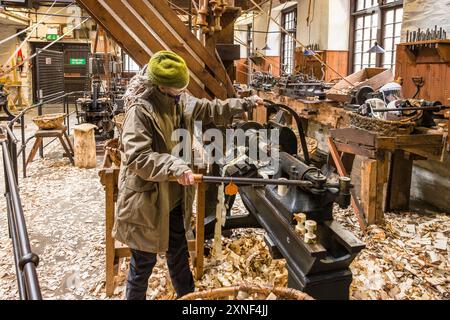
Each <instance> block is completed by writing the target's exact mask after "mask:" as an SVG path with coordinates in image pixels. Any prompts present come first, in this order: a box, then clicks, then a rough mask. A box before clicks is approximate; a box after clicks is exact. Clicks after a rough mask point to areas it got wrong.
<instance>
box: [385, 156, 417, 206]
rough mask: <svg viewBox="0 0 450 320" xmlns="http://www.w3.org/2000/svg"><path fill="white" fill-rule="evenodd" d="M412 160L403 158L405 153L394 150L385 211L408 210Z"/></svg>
mask: <svg viewBox="0 0 450 320" xmlns="http://www.w3.org/2000/svg"><path fill="white" fill-rule="evenodd" d="M412 170H413V160H411V159H410V158H408V159H406V158H405V152H404V151H402V150H395V152H394V154H393V155H392V161H391V173H390V179H389V187H388V199H387V208H386V209H387V210H388V211H389V210H394V211H401V210H408V209H409V200H410V196H411V178H412Z"/></svg>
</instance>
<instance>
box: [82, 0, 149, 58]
mask: <svg viewBox="0 0 450 320" xmlns="http://www.w3.org/2000/svg"><path fill="white" fill-rule="evenodd" d="M77 3H78V4H80V6H81V7H83V8H84V9H85V10H86V11H87V12H89V15H90V16H92V17H93V18H94V19H95V20H96V21H97V23H99V24H100V25H101V26H102V27H103V29H105V30H106V31H107V32H108V33H109V35H110V36H111V37H112V38H113V39H114V41H116V42H117V43H118V44H119V45H120V47H122V48H123V49H124V50H125V51H126V52H127V53H128V55H130V57H132V58H133V60H135V61H136V62H137V63H138V64H139V65H140V66H141V67H142V66H144V65H145V64H146V63H147V62H148V60H149V55H148V53H146V52H145V51H144V49H143V48H142V47H140V46H139V44H138V43H137V42H136V41H135V40H134V39H133V37H132V36H131V35H130V34H129V33H128V32H127V31H126V30H125V29H124V28H123V27H122V26H121V25H120V24H119V23H117V22H115V19H114V18H113V17H112V16H111V15H110V14H109V13H108V12H107V11H106V10H103V9H102V8H101V5H100V3H99V2H98V1H97V0H77ZM94 8H95V9H96V10H95V11H94V10H93V9H94Z"/></svg>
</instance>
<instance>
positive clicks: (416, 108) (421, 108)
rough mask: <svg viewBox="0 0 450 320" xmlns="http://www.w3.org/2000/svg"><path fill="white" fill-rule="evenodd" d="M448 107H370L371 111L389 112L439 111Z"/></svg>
mask: <svg viewBox="0 0 450 320" xmlns="http://www.w3.org/2000/svg"><path fill="white" fill-rule="evenodd" d="M444 109H450V106H433V107H411V108H398V109H397V108H389V109H387V108H386V109H372V112H391V111H441V110H444Z"/></svg>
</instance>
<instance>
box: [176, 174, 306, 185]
mask: <svg viewBox="0 0 450 320" xmlns="http://www.w3.org/2000/svg"><path fill="white" fill-rule="evenodd" d="M176 180H177V179H176V178H173V177H172V178H170V179H169V181H173V182H174V181H176ZM195 182H196V183H227V184H229V183H234V184H236V185H261V186H268V185H274V186H296V187H312V186H313V184H312V183H311V182H309V181H305V180H286V179H260V178H233V177H216V176H203V175H195Z"/></svg>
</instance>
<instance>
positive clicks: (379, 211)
mask: <svg viewBox="0 0 450 320" xmlns="http://www.w3.org/2000/svg"><path fill="white" fill-rule="evenodd" d="M388 172H389V157H388V155H387V153H385V154H383V157H382V158H381V159H380V160H371V159H369V160H365V161H363V163H362V168H361V200H362V203H363V208H364V212H365V213H366V216H367V222H368V224H369V225H371V224H382V223H383V221H384V211H385V204H386V203H385V200H386V193H387V182H388Z"/></svg>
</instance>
